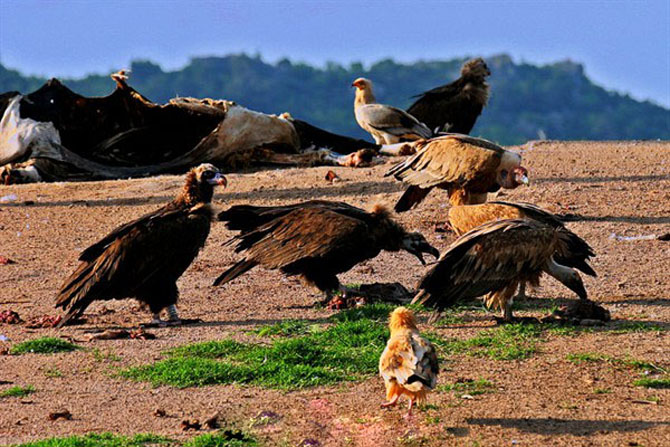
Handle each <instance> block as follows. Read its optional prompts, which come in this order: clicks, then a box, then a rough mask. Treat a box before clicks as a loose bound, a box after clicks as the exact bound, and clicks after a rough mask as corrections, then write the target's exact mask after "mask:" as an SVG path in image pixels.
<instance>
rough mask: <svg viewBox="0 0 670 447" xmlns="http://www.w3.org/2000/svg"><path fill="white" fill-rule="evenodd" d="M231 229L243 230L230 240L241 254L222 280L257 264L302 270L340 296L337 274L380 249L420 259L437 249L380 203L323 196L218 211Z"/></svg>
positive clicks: (307, 277) (292, 271)
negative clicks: (365, 206) (369, 205)
mask: <svg viewBox="0 0 670 447" xmlns="http://www.w3.org/2000/svg"><path fill="white" fill-rule="evenodd" d="M218 218H219V220H221V221H225V222H227V224H226V226H227V228H229V229H233V230H241V232H240V234H239V235H238V236H236V237H235V238H233V239H232V241H231V242H234V241H238V243H237V246H236V249H235V251H236V252H238V253H239V252H244V254H245V257H244V258H243V259H242V260H241V261H239V262H237V263H236V264H234V265H233V266H232V267H230V268H229V269H228V270H226V271H225V272H224V273H222V274H221V275H220V276H219V277H218V278H217V279H216V280H215V281H214V285H219V284H225V283H227V282H228V281H231V280H233V279H235V278H237V277H238V276H240V275H242V274H243V273H245V272H247V271H249V270H251V269H252V268H254V267H255V266H257V265H259V264H260V265H262V266H263V267H265V268H267V269H273V270H274V269H279V270H281V271H282V272H283V273H284V274H286V275H301V276H302V277H303V278H304V279H305V280H306V281H307V283H309V284H312V285H314V286H316V287H317V288H318V289H319V290H321V291H322V292H324V293H325V294H326V297H327V300H329V299H330V298H332V296H333V292H335V291H340V292H342V293H343V294H344V295H346V293H347V292H348V291H347V289H346V288H345V287H343V286H341V285H340V282H339V280H338V279H337V274H339V273H343V272H346V271H348V270H349V269H351V268H352V267H353V266H355V265H356V264H358V263H359V262H362V261H365V260H367V259H372V258H374V257H375V256H377V255H378V254H379V252H380V251H381V250H387V251H399V250H406V251H408V252H409V253H411V254H413V255H415V256H416V257H417V258H419V260H420V261H421V262H422V263H424V261H423V258H422V253H428V254H431V255H433V256H435V257H436V258H437V256H439V252H438V251H437V250H436V249H435V248H434V247H432V246H431V245H430V244H429V243H428V242H427V241H426V239H425V238H424V237H423V236H422V235H421V234H420V233H409V232H407V231H405V230H404V229H403V228H402V227H401V226H400V225H398V224H397V223H396V222H394V221H393V220H392V219H391V217H390V215H389V212H388V211H387V210H386V209H385V208H384V207H382V206H379V205H377V206H375V207H374V208H373V209H372V211H371V212H367V211H365V210H362V209H360V208H356V207H354V206H351V205H347V204H346V203H341V202H328V201H322V200H315V201H309V202H305V203H296V204H292V205H287V206H278V207H257V206H251V205H242V206H233V207H231V208H230V209H228V210H226V211H224V212H222V213H221V214H219V216H218Z"/></svg>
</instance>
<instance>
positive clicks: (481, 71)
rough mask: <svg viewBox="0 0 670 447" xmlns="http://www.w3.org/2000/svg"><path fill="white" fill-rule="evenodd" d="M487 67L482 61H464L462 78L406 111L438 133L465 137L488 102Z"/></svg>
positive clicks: (427, 94) (423, 96)
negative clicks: (459, 134)
mask: <svg viewBox="0 0 670 447" xmlns="http://www.w3.org/2000/svg"><path fill="white" fill-rule="evenodd" d="M490 75H491V72H490V71H489V67H487V66H486V62H484V59H482V58H477V59H472V60H469V61H467V62H466V63H465V64H464V65H463V67H462V68H461V77H460V78H458V79H456V80H455V81H454V82H451V83H449V84H446V85H442V86H440V87H435V88H434V89H432V90H428V91H427V92H424V93H421V94H420V95H417V96H418V97H419V99H417V100H416V101H415V102H414V104H412V105H411V106H410V107H409V108H408V109H407V112H409V113H410V114H411V115H412V116H414V117H415V118H416V119H418V120H419V121H421V122H422V123H425V124H426V125H427V126H428V128H429V129H431V130H433V131H434V132H435V133H437V132H451V133H463V134H468V133H470V131H471V130H472V127H473V126H474V125H475V122H476V121H477V118H478V117H479V115H480V114H481V113H482V109H483V108H484V106H485V105H486V103H487V102H488V99H489V85H488V84H487V83H486V77H487V76H490Z"/></svg>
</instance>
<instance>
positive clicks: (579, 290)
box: [570, 276, 589, 300]
mask: <svg viewBox="0 0 670 447" xmlns="http://www.w3.org/2000/svg"><path fill="white" fill-rule="evenodd" d="M570 290H572V291H573V292H575V293H576V294H577V296H578V297H579V298H580V299H582V300H588V299H589V295H588V293H586V288H585V287H584V282H583V281H582V278H581V277H579V276H577V278H575V279H574V280H573V281H570Z"/></svg>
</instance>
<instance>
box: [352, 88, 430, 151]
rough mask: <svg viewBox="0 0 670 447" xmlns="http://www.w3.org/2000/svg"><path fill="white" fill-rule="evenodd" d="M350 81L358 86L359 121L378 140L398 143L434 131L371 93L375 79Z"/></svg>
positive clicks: (385, 142)
mask: <svg viewBox="0 0 670 447" xmlns="http://www.w3.org/2000/svg"><path fill="white" fill-rule="evenodd" d="M351 85H352V87H356V97H355V99H354V113H355V115H356V122H357V123H358V125H359V126H361V127H362V128H363V129H364V130H365V131H366V132H369V133H370V135H372V138H374V139H375V143H377V144H395V143H399V142H401V141H414V140H420V139H422V138H430V137H431V136H432V135H433V133H432V132H431V131H430V129H429V128H428V127H426V125H425V124H423V123H422V122H420V121H419V120H417V119H416V118H414V117H413V116H412V115H410V114H409V113H407V112H405V111H404V110H401V109H398V108H395V107H391V106H387V105H384V104H377V101H376V100H375V96H374V94H373V93H372V81H370V80H369V79H365V78H358V79H356V80H355V81H354V82H353V83H352V84H351Z"/></svg>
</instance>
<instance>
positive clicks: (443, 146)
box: [385, 134, 528, 212]
mask: <svg viewBox="0 0 670 447" xmlns="http://www.w3.org/2000/svg"><path fill="white" fill-rule="evenodd" d="M415 147H416V150H417V153H416V154H414V155H412V156H411V157H409V158H407V159H406V160H405V161H403V162H400V163H398V164H397V165H395V166H394V167H392V168H391V169H390V170H389V171H388V172H387V173H386V174H385V176H390V175H393V176H394V177H395V178H396V179H398V180H402V181H403V182H405V183H407V184H409V188H407V190H406V191H405V193H404V194H403V195H402V197H401V198H400V200H398V203H396V205H395V210H396V211H397V212H403V211H407V210H409V209H410V208H412V207H413V206H414V205H416V204H418V203H420V202H421V201H422V200H423V199H424V198H425V197H426V196H427V195H428V193H429V192H430V190H431V189H433V188H435V187H437V188H441V189H445V190H447V191H448V193H449V202H450V203H451V204H452V205H469V204H476V203H484V202H486V197H487V194H488V193H490V192H496V191H498V190H499V189H500V188H501V187H503V188H507V189H512V188H516V187H517V186H519V185H521V184H528V171H527V170H526V168H523V167H521V155H519V154H517V153H515V152H511V151H508V150H505V149H503V148H502V147H500V146H498V145H497V144H494V143H492V142H490V141H488V140H484V139H482V138H475V137H470V136H467V135H460V134H451V135H444V136H441V137H437V138H433V139H430V140H426V141H419V142H418V143H416V146H415Z"/></svg>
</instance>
